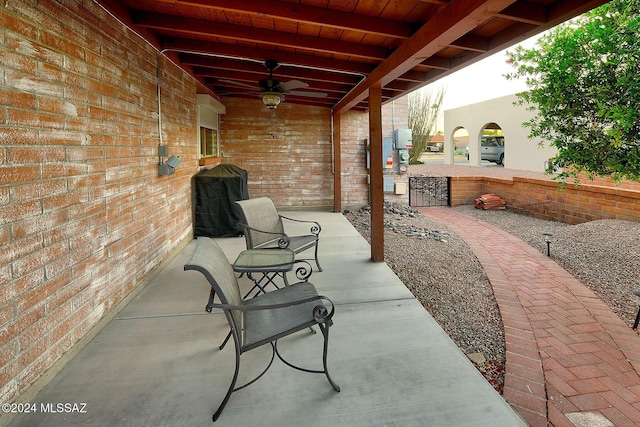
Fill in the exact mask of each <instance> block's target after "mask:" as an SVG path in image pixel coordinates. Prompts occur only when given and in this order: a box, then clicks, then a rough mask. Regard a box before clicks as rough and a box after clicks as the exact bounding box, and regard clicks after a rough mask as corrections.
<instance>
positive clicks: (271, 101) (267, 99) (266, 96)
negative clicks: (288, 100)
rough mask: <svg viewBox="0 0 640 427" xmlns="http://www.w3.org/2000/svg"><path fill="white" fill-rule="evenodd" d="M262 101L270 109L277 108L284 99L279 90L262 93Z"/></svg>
mask: <svg viewBox="0 0 640 427" xmlns="http://www.w3.org/2000/svg"><path fill="white" fill-rule="evenodd" d="M260 98H261V99H262V103H263V104H264V105H265V107H267V108H269V109H270V110H272V109H274V108H277V107H278V105H280V102H281V101H282V95H281V94H280V93H278V92H262V93H261V94H260Z"/></svg>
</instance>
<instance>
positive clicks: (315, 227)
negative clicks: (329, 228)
mask: <svg viewBox="0 0 640 427" xmlns="http://www.w3.org/2000/svg"><path fill="white" fill-rule="evenodd" d="M280 218H282V219H286V220H287V221H294V222H303V223H304V222H306V223H309V224H313V225H312V226H311V229H310V230H309V231H310V232H311V234H314V235H316V236H317V235H319V234H320V231H322V228H321V227H320V223H319V222H317V221H310V220H304V219H296V218H289V217H286V216H283V215H280Z"/></svg>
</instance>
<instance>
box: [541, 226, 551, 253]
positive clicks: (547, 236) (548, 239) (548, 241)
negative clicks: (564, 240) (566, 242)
mask: <svg viewBox="0 0 640 427" xmlns="http://www.w3.org/2000/svg"><path fill="white" fill-rule="evenodd" d="M542 235H543V236H544V241H545V243H546V244H547V256H549V257H550V256H551V236H553V234H552V233H548V232H547V233H542Z"/></svg>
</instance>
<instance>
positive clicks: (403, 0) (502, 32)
mask: <svg viewBox="0 0 640 427" xmlns="http://www.w3.org/2000/svg"><path fill="white" fill-rule="evenodd" d="M96 1H97V2H98V3H99V4H101V5H102V6H103V7H104V8H105V9H106V10H108V11H109V12H110V13H112V14H113V15H114V16H116V17H118V18H119V19H120V20H121V21H122V22H124V23H125V24H127V25H128V26H130V27H131V28H132V29H133V30H134V31H136V32H137V33H138V34H140V35H142V36H143V37H145V38H146V39H147V40H148V41H149V42H150V43H152V44H153V45H155V46H156V47H157V48H159V49H163V50H164V52H165V53H166V54H167V55H168V56H170V57H171V58H172V59H173V60H174V61H176V62H177V63H178V64H180V65H181V66H182V67H183V68H184V69H185V70H186V71H187V72H189V73H191V74H192V75H193V76H194V77H196V78H197V79H198V80H199V81H201V82H203V83H204V84H205V85H206V86H207V87H208V88H210V89H211V90H212V91H213V93H214V94H216V95H218V96H221V97H222V96H236V97H253V98H257V97H258V91H259V84H258V81H259V80H261V79H265V78H267V77H268V71H267V68H266V67H265V65H264V62H265V61H266V60H267V59H274V60H276V61H278V62H279V64H280V66H279V67H278V68H276V69H275V71H274V73H273V77H274V79H277V80H280V81H282V82H287V81H289V80H300V81H302V82H305V83H307V84H308V85H309V86H308V87H306V88H299V89H297V90H296V91H306V92H314V93H316V94H317V93H324V94H326V96H325V97H317V96H322V95H316V97H306V96H297V95H295V94H287V95H285V102H292V103H302V104H308V105H318V106H326V107H329V108H333V109H334V111H335V112H337V113H340V112H344V111H347V110H349V109H358V110H366V109H367V108H368V102H367V97H368V93H369V88H371V87H382V95H383V102H389V101H391V100H393V99H396V98H398V97H401V96H403V95H406V94H407V93H409V92H411V91H412V90H415V89H417V88H419V87H422V86H425V85H427V84H429V83H432V82H434V81H436V80H438V79H440V78H442V77H444V76H445V75H447V74H450V73H452V72H454V71H457V70H459V69H461V68H464V67H465V66H468V65H470V64H472V63H474V62H476V61H478V60H480V59H482V58H484V57H487V56H489V55H491V54H492V53H495V52H497V51H500V50H502V49H504V48H506V47H509V46H511V45H513V44H516V43H518V42H520V41H522V40H525V39H526V38H529V37H531V36H532V35H535V34H537V33H540V32H541V31H544V30H546V29H548V28H551V27H553V26H555V25H557V24H559V23H561V22H563V21H566V20H568V19H570V18H572V17H574V16H577V15H579V14H581V13H583V12H586V11H588V10H590V9H592V8H594V7H597V6H599V5H601V4H604V3H607V0H591V1H589V0H519V1H513V0H96ZM478 84H482V82H478ZM252 88H255V89H252Z"/></svg>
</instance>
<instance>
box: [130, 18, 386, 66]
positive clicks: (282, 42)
mask: <svg viewBox="0 0 640 427" xmlns="http://www.w3.org/2000/svg"><path fill="white" fill-rule="evenodd" d="M134 21H135V23H136V25H138V26H141V27H144V28H151V29H154V30H163V31H176V32H180V33H184V34H191V35H201V36H207V37H220V38H224V39H230V40H241V41H246V42H252V43H261V44H270V45H274V46H286V47H290V48H293V49H311V50H314V51H319V52H326V53H330V54H341V55H349V56H355V57H359V58H365V59H375V60H379V61H382V60H384V59H385V58H386V57H387V56H389V50H388V49H386V48H384V47H380V46H371V45H366V44H361V43H353V42H346V41H337V40H333V39H325V38H320V37H312V36H305V35H299V34H293V33H284V32H279V31H272V30H265V29H260V28H250V27H244V26H239V25H231V24H225V23H220V22H215V23H213V22H211V21H206V20H203V19H191V18H181V17H176V16H171V15H161V14H156V13H138V14H136V15H135V17H134Z"/></svg>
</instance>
